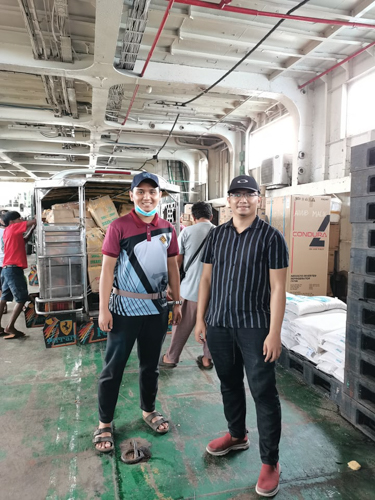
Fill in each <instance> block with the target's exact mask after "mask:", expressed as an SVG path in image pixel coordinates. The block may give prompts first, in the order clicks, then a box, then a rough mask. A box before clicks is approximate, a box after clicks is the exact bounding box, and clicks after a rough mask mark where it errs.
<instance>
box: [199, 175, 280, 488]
mask: <svg viewBox="0 0 375 500" xmlns="http://www.w3.org/2000/svg"><path fill="white" fill-rule="evenodd" d="M259 199H260V198H259V187H258V184H257V183H256V181H255V179H254V178H253V177H250V176H248V175H240V176H238V177H236V178H234V179H233V180H232V182H231V185H230V188H229V191H228V198H227V200H228V203H229V205H230V208H231V209H232V211H233V218H232V219H231V220H230V221H229V222H226V223H225V224H222V225H221V226H218V227H217V228H215V229H214V230H213V231H212V233H211V234H210V236H209V238H208V241H207V244H206V247H205V250H204V254H203V257H202V262H204V264H203V272H202V277H201V282H200V287H199V295H198V312H197V324H196V326H195V337H196V340H197V341H198V342H199V343H202V342H205V341H207V342H208V347H209V349H210V352H211V354H212V358H213V361H214V363H215V368H216V372H217V375H218V377H219V379H220V383H221V384H220V388H221V393H222V397H223V404H224V413H225V417H226V419H227V422H228V429H229V432H228V433H227V434H226V435H225V436H224V437H220V438H217V439H214V440H213V441H211V442H210V443H209V444H208V445H207V448H206V450H207V452H208V453H210V454H211V455H216V456H222V455H226V454H227V453H228V452H230V451H232V450H246V449H247V448H249V446H250V443H249V439H248V437H247V429H246V397H245V386H244V380H243V379H244V369H245V372H246V375H247V380H248V382H249V387H250V391H251V395H252V397H253V399H254V402H255V408H256V415H257V423H258V432H259V450H260V456H261V460H262V463H263V465H262V468H261V471H260V475H259V478H258V482H257V484H256V488H255V489H256V492H257V493H258V495H260V496H265V497H271V496H274V495H276V493H277V492H278V490H279V476H280V467H279V441H280V434H281V409H280V401H279V395H278V392H277V389H276V376H275V361H276V360H277V359H278V357H279V356H280V354H281V325H282V321H283V317H284V311H285V302H286V292H285V290H286V274H287V267H288V248H287V245H286V242H285V240H284V237H283V236H282V234H281V233H280V232H279V231H278V230H277V229H274V228H273V227H271V226H270V225H269V224H267V223H266V222H264V221H262V220H261V219H259V217H258V216H257V207H258V205H259ZM206 312H207V315H206Z"/></svg>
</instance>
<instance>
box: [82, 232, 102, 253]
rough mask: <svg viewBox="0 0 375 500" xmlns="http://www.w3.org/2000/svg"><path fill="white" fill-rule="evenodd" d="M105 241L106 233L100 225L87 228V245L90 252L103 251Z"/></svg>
mask: <svg viewBox="0 0 375 500" xmlns="http://www.w3.org/2000/svg"><path fill="white" fill-rule="evenodd" d="M103 241H104V234H103V232H102V230H101V229H100V228H99V227H95V228H92V229H86V247H87V251H88V252H89V253H98V252H100V251H101V249H102V246H103Z"/></svg>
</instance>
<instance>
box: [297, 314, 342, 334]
mask: <svg viewBox="0 0 375 500" xmlns="http://www.w3.org/2000/svg"><path fill="white" fill-rule="evenodd" d="M345 327H346V311H343V310H336V312H335V313H332V312H330V313H329V314H326V313H320V314H312V315H311V316H310V315H309V316H308V317H305V316H301V317H299V318H297V319H295V320H294V321H292V322H291V323H290V329H291V331H292V332H293V333H295V334H300V335H303V334H305V333H306V334H308V335H312V336H313V337H316V338H317V339H319V340H320V338H321V337H323V335H326V334H327V333H330V332H333V331H334V330H337V329H338V328H345Z"/></svg>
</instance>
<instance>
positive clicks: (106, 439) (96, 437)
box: [92, 426, 115, 453]
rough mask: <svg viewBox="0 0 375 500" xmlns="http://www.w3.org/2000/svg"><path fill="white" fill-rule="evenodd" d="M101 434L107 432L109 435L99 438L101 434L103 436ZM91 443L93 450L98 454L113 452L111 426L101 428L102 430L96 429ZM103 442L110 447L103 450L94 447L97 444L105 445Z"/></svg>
mask: <svg viewBox="0 0 375 500" xmlns="http://www.w3.org/2000/svg"><path fill="white" fill-rule="evenodd" d="M103 432H108V433H110V434H111V435H110V436H105V437H104V436H101V434H103ZM92 442H93V443H94V446H95V450H96V451H97V452H98V453H110V452H111V451H113V449H114V447H115V445H114V441H113V428H112V426H109V427H103V428H102V429H96V431H95V432H94V439H93V440H92ZM105 442H108V443H111V446H110V447H109V448H103V449H101V450H100V449H99V448H97V447H96V445H97V444H99V443H105Z"/></svg>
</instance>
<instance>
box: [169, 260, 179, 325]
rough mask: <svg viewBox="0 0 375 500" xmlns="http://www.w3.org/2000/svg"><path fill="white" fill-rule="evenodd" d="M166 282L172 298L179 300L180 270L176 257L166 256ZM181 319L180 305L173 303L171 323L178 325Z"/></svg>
mask: <svg viewBox="0 0 375 500" xmlns="http://www.w3.org/2000/svg"><path fill="white" fill-rule="evenodd" d="M167 266H168V283H169V289H170V292H171V295H172V299H173V300H180V272H179V270H178V269H179V268H178V267H177V257H176V255H175V256H173V257H168V259H167ZM180 321H181V306H180V305H178V304H175V305H174V307H173V324H174V325H178V324H179V323H180Z"/></svg>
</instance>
